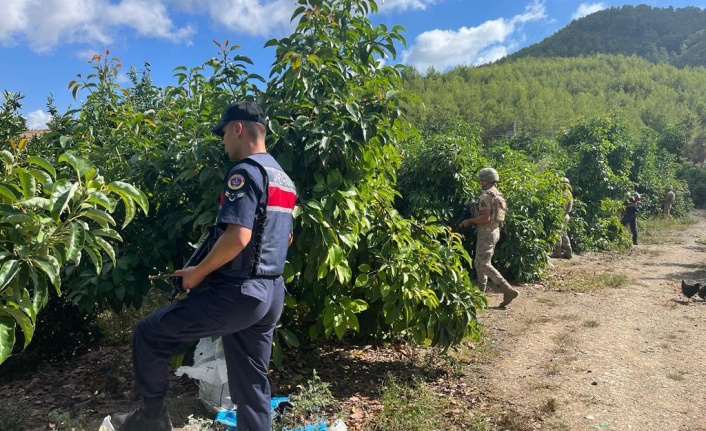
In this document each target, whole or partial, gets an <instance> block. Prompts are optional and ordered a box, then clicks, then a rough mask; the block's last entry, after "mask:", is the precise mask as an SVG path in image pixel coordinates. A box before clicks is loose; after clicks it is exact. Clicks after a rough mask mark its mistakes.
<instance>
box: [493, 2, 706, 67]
mask: <svg viewBox="0 0 706 431" xmlns="http://www.w3.org/2000/svg"><path fill="white" fill-rule="evenodd" d="M704 29H706V11H704V10H703V9H701V8H698V7H686V8H681V9H674V8H672V7H669V8H653V7H650V6H647V5H639V6H621V7H616V8H610V9H605V10H602V11H600V12H596V13H594V14H591V15H588V16H586V17H584V18H581V19H578V20H575V21H573V22H572V23H571V24H569V25H568V26H566V27H564V28H563V29H561V30H560V31H558V32H557V33H556V34H554V35H553V36H551V37H549V38H547V39H545V40H543V41H541V42H539V43H537V44H534V45H532V46H529V47H527V48H524V49H521V50H520V51H518V52H516V53H514V54H512V55H510V56H508V57H507V58H506V59H504V60H503V61H507V60H514V59H518V58H524V57H579V56H588V55H593V54H598V53H604V54H623V55H633V54H634V55H637V56H640V57H643V58H646V59H648V60H650V61H652V62H654V63H669V64H672V65H674V66H677V67H684V66H704V65H706V32H705V30H704Z"/></svg>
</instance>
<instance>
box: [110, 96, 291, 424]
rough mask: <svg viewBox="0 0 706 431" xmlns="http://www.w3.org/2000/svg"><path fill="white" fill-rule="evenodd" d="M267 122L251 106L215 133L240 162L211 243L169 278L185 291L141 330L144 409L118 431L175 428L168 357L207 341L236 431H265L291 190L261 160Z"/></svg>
mask: <svg viewBox="0 0 706 431" xmlns="http://www.w3.org/2000/svg"><path fill="white" fill-rule="evenodd" d="M266 124H267V122H266V120H265V117H264V115H263V113H262V111H261V110H260V107H259V106H258V105H257V104H255V103H253V102H236V103H233V104H231V105H230V106H229V107H228V108H227V109H226V110H225V111H224V112H223V115H222V117H221V121H220V122H219V123H218V124H217V125H216V127H214V128H213V132H214V133H216V134H217V135H219V136H221V137H222V138H223V145H224V147H225V150H226V152H227V153H228V155H229V156H230V157H231V159H234V160H238V163H237V164H236V165H235V166H234V167H233V168H231V169H230V171H229V172H228V174H227V175H226V177H225V178H224V180H223V189H222V192H221V195H220V199H219V200H220V209H219V212H218V217H217V219H216V225H215V226H214V227H213V229H214V231H215V237H214V240H213V241H212V245H211V246H210V247H209V252H208V254H207V255H206V257H205V258H204V259H203V260H202V261H201V262H199V263H198V264H197V265H195V266H190V267H187V268H184V269H183V270H179V271H176V272H175V275H177V276H180V277H182V285H183V287H184V289H187V290H189V291H190V293H189V295H188V296H187V297H186V299H183V300H180V301H178V302H176V303H173V304H171V305H169V306H167V307H165V308H163V309H161V310H158V311H156V312H154V313H152V314H150V315H149V316H147V317H145V318H144V319H143V320H141V321H140V322H139V323H138V325H137V328H136V330H135V337H134V341H133V365H134V369H135V383H136V386H137V389H138V391H139V393H140V395H141V396H142V399H143V402H142V405H141V407H140V408H139V409H137V410H135V411H134V412H131V413H126V414H125V413H123V414H117V415H113V417H112V423H113V426H115V428H116V430H118V431H142V430H145V431H147V430H149V431H163V430H171V429H172V425H171V422H170V419H169V415H168V413H167V409H166V403H165V398H166V395H167V389H168V381H167V372H168V367H169V358H170V357H171V356H172V354H173V353H174V352H175V351H176V350H177V348H178V347H179V346H180V345H182V344H183V343H184V342H188V341H196V340H198V339H200V338H203V337H208V336H220V337H222V340H223V348H224V353H225V359H226V364H227V367H228V383H229V389H230V395H231V398H232V400H233V403H234V404H236V405H237V408H238V431H270V428H271V420H272V419H271V416H270V398H271V395H270V384H269V381H268V379H267V371H268V366H269V361H270V353H271V348H272V337H273V334H274V330H275V326H276V324H277V321H278V320H279V317H280V314H281V313H282V308H283V303H284V281H283V279H282V273H283V271H284V265H285V259H286V257H287V248H288V247H289V245H290V244H291V240H292V211H293V209H294V205H295V201H296V190H295V187H294V184H293V183H292V180H291V179H290V178H289V176H287V174H286V173H285V172H284V171H283V170H282V168H281V167H280V166H279V164H278V163H277V162H276V161H275V159H274V158H273V157H272V156H271V155H270V154H268V153H267V150H266V148H265V133H266ZM195 287H198V289H194V288H195ZM190 289H194V290H190Z"/></svg>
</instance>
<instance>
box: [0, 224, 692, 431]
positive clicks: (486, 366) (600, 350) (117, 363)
mask: <svg viewBox="0 0 706 431" xmlns="http://www.w3.org/2000/svg"><path fill="white" fill-rule="evenodd" d="M692 217H693V220H694V223H692V224H688V225H685V226H684V225H680V226H681V227H675V228H674V229H673V230H669V232H668V233H665V234H661V235H653V236H652V238H645V241H643V242H644V244H643V243H641V244H640V245H638V246H635V247H633V248H631V249H629V250H627V251H622V252H611V253H586V254H582V255H574V258H573V259H571V260H564V259H553V260H552V262H553V265H554V268H553V269H551V270H550V272H549V276H548V277H547V279H546V280H544V281H543V282H541V283H537V284H528V285H520V286H518V290H519V291H520V292H521V295H520V297H519V298H517V299H516V300H515V301H514V302H513V303H512V304H511V305H510V306H509V307H507V309H504V310H501V309H497V308H489V309H487V310H484V311H482V312H481V313H480V315H479V321H480V322H481V324H482V325H483V331H484V339H483V341H481V342H479V343H464V345H461V346H458V347H457V348H454V349H451V351H450V355H451V356H450V357H456V358H462V360H461V361H458V362H452V361H451V362H450V361H449V360H447V359H443V358H444V356H443V355H440V354H439V352H438V351H435V350H432V349H421V348H414V347H412V346H404V345H392V346H386V347H376V346H354V345H347V344H337V345H335V346H332V345H327V346H320V345H314V346H308V347H305V348H300V349H298V350H295V351H289V352H287V354H286V356H285V359H284V363H283V366H282V367H280V368H277V369H275V370H273V372H272V381H273V390H274V393H276V394H287V393H292V392H293V391H294V390H296V385H298V384H302V383H304V382H305V381H306V380H307V379H308V378H310V376H311V373H312V370H313V369H315V370H316V371H317V374H318V375H319V376H320V377H321V379H322V380H323V381H325V382H330V383H331V391H332V393H333V395H334V397H335V399H336V400H337V402H338V404H337V406H336V411H337V412H339V413H342V417H343V420H344V422H345V423H346V424H347V425H348V429H349V430H351V431H362V430H369V429H372V428H371V425H370V423H371V422H370V419H371V418H373V417H374V416H375V415H376V414H377V413H379V412H380V410H381V401H380V396H381V383H382V382H383V381H384V379H386V378H387V377H388V376H395V378H396V379H398V380H407V379H412V378H414V377H418V376H423V377H424V378H425V380H426V382H427V384H428V385H429V386H430V387H431V388H432V389H433V390H434V391H435V392H436V393H438V394H439V396H443V397H446V398H447V399H449V400H451V405H452V406H455V408H453V409H451V410H449V412H448V414H450V415H453V414H457V415H459V417H461V416H464V417H468V415H469V414H470V415H471V416H473V415H476V416H478V417H483V418H486V419H485V421H486V422H485V423H486V428H482V429H484V430H490V429H493V430H521V431H525V430H534V429H543V430H592V429H611V430H637V431H642V430H645V431H653V430H654V431H657V430H660V431H661V430H666V431H699V430H700V431H706V415H704V411H705V408H706V368H705V367H703V365H704V358H706V342H705V339H704V331H705V329H706V301H703V300H702V299H700V298H698V297H693V298H691V299H687V298H686V297H685V296H683V295H682V293H681V280H682V279H685V280H691V281H703V280H706V245H702V243H701V241H700V240H701V239H702V238H703V237H704V232H706V211H696V212H694V214H693V215H692ZM606 285H607V286H608V287H606ZM610 286H614V287H610ZM488 298H489V303H490V305H491V306H492V305H496V304H497V303H499V302H500V301H501V299H502V298H501V295H499V294H497V293H488ZM446 358H448V357H446ZM452 363H453V364H455V365H453V366H451V365H449V364H452ZM171 381H172V389H171V393H170V399H169V403H170V404H169V410H170V413H171V415H172V419H173V422H174V424H175V426H182V427H184V426H185V425H186V424H187V423H188V421H189V419H188V417H189V415H194V416H196V417H206V416H207V412H206V411H205V409H204V408H203V406H202V405H201V402H200V401H199V399H198V389H197V387H196V385H195V383H194V382H193V381H191V380H190V379H189V378H188V377H181V378H177V377H175V376H172V377H171ZM135 399H136V397H135V394H134V392H133V391H132V384H131V368H130V347H129V346H102V347H98V348H95V349H93V350H91V351H89V352H88V353H87V354H84V355H81V356H78V357H74V358H72V359H71V360H69V361H65V362H62V363H54V364H45V365H43V366H42V367H40V369H39V370H36V371H33V372H31V373H29V372H27V373H18V372H12V373H4V374H3V375H0V411H2V410H4V411H10V412H12V414H11V416H13V417H18V418H19V417H21V418H23V423H24V424H25V429H27V430H48V429H56V428H57V424H52V423H51V421H50V419H51V418H52V417H55V416H56V412H62V413H65V414H69V415H71V417H72V418H73V419H72V420H73V421H74V423H76V421H78V416H79V415H83V416H84V422H85V428H84V429H86V430H97V429H98V426H99V424H100V422H101V421H102V419H103V417H105V416H106V415H108V414H110V413H113V412H116V411H125V410H127V409H129V408H131V407H133V406H134V405H135ZM52 412H53V413H52ZM446 413H447V412H445V413H444V414H446ZM447 423H448V422H447ZM459 423H460V422H459ZM0 424H2V418H0ZM52 425H53V426H54V428H52ZM409 428H410V429H412V428H413V427H412V426H410V427H409ZM62 429H64V428H62ZM77 429H80V428H77ZM399 429H400V430H404V429H405V426H404V425H403V424H400V428H399ZM414 429H418V428H416V427H414ZM432 429H433V428H430V431H431V430H432ZM444 429H458V430H466V429H469V428H468V426H462V425H459V426H458V427H453V426H452V427H449V426H446V428H444ZM478 429H480V428H478ZM3 431H4V430H3Z"/></svg>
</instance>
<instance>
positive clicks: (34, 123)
mask: <svg viewBox="0 0 706 431" xmlns="http://www.w3.org/2000/svg"><path fill="white" fill-rule="evenodd" d="M50 120H51V115H49V113H48V112H44V111H42V110H41V109H37V110H36V111H32V112H30V113H29V114H27V129H29V130H40V129H46V128H47V123H48V122H49V121H50Z"/></svg>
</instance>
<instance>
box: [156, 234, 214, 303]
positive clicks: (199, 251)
mask: <svg viewBox="0 0 706 431" xmlns="http://www.w3.org/2000/svg"><path fill="white" fill-rule="evenodd" d="M215 229H216V228H215V226H213V227H211V229H209V230H208V233H207V234H206V237H205V238H204V239H203V241H201V244H199V246H198V247H196V250H194V252H193V253H192V254H191V257H190V258H189V260H187V261H186V263H185V264H184V268H188V267H189V266H194V265H197V264H198V263H199V262H201V261H202V260H203V258H204V257H206V255H207V254H208V252H209V249H210V246H211V245H212V244H211V239H212V238H213V236H214V235H215V232H214V231H215ZM169 279H170V280H171V282H172V285H173V286H174V289H172V293H170V294H169V297H168V298H169V302H172V301H174V298H176V299H178V300H180V301H181V300H182V299H186V296H187V295H188V294H189V291H188V290H185V289H184V287H183V286H182V285H181V277H179V276H176V275H171V276H169Z"/></svg>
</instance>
